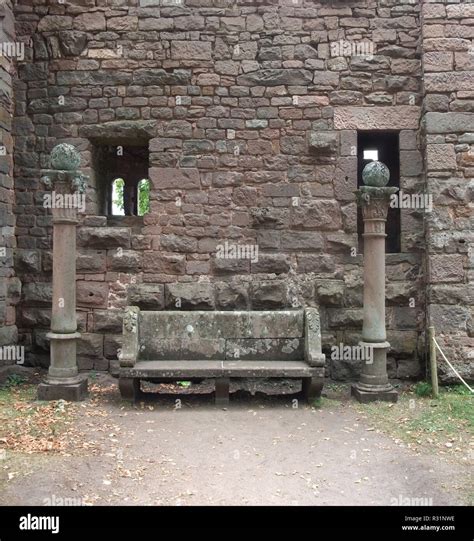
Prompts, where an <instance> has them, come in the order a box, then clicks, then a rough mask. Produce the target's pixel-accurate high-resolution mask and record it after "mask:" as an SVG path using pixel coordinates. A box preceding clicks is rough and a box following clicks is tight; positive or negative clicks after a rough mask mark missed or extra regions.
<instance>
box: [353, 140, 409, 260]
mask: <svg viewBox="0 0 474 541" xmlns="http://www.w3.org/2000/svg"><path fill="white" fill-rule="evenodd" d="M374 160H378V161H380V162H382V163H384V164H385V165H386V166H387V167H388V168H389V170H390V180H389V183H388V185H389V186H396V187H397V188H399V187H400V150H399V133H398V132H397V131H360V132H358V134H357V171H358V173H357V185H358V186H361V185H362V184H363V182H362V171H363V169H364V167H365V166H366V165H367V164H368V163H370V162H371V161H374ZM363 231H364V222H363V220H362V212H361V210H360V208H358V210H357V232H358V235H359V250H360V251H361V250H362V248H363V241H362V233H363ZM386 233H387V238H386V251H387V253H398V252H400V246H401V242H400V240H401V222H400V209H399V208H391V207H389V209H388V215H387V224H386Z"/></svg>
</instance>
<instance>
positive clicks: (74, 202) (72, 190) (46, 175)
mask: <svg viewBox="0 0 474 541" xmlns="http://www.w3.org/2000/svg"><path fill="white" fill-rule="evenodd" d="M80 164H81V155H80V154H79V152H78V151H77V150H76V148H75V147H73V146H72V145H69V144H67V143H60V144H59V145H56V146H55V147H54V148H53V150H52V151H51V156H50V165H51V168H50V169H43V170H42V171H41V180H42V181H43V183H44V185H45V186H46V188H48V189H49V190H51V194H49V197H50V201H49V203H50V206H47V205H46V201H45V206H46V208H51V209H52V215H53V222H55V223H77V210H78V208H81V207H82V206H85V192H86V188H87V181H88V179H89V177H88V176H87V175H85V174H84V173H82V172H81V171H79V169H78V168H79V166H80ZM47 196H48V194H47V195H45V199H46V197H47ZM80 202H82V203H83V205H80V204H79V203H80Z"/></svg>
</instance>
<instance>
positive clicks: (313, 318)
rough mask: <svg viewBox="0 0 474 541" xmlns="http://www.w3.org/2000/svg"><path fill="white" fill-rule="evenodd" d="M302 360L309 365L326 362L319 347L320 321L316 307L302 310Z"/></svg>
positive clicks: (318, 364) (319, 364)
mask: <svg viewBox="0 0 474 541" xmlns="http://www.w3.org/2000/svg"><path fill="white" fill-rule="evenodd" d="M304 360H305V361H306V362H307V363H308V364H309V366H324V365H325V364H326V356H325V355H324V353H323V352H322V348H321V321H320V319H319V310H318V309H317V308H305V310H304Z"/></svg>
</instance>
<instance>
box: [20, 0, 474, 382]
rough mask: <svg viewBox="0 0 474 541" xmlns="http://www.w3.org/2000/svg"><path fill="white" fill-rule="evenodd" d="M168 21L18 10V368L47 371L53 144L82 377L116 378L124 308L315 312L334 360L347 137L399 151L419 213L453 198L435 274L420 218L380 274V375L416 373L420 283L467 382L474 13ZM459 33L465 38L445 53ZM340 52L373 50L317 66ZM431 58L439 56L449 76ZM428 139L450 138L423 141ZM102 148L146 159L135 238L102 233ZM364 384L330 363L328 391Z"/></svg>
mask: <svg viewBox="0 0 474 541" xmlns="http://www.w3.org/2000/svg"><path fill="white" fill-rule="evenodd" d="M163 4H164V2H163V0H140V1H139V0H76V1H71V2H67V3H66V4H63V5H61V4H59V3H57V2H48V1H46V0H44V1H43V0H20V1H19V2H18V6H16V30H17V34H18V36H19V38H18V39H21V40H24V41H25V42H29V41H30V39H31V40H32V45H33V46H32V47H30V48H27V51H26V53H27V56H26V59H25V62H18V80H17V81H16V83H15V92H16V94H15V97H16V118H15V144H16V151H15V191H16V206H15V215H16V221H17V223H16V226H17V227H16V238H17V246H18V248H17V250H16V256H15V261H16V272H17V274H18V276H19V277H20V279H21V281H22V283H23V294H22V300H21V305H20V307H19V309H18V326H19V329H20V340H21V343H23V344H25V345H26V346H27V348H28V350H29V352H30V355H29V360H30V362H35V363H41V364H47V362H48V354H47V351H48V343H47V340H46V338H45V335H46V332H47V329H48V327H49V317H50V310H49V308H48V305H49V303H50V301H51V285H50V281H51V217H50V215H49V214H48V210H47V209H44V208H43V206H42V200H43V194H44V191H45V187H44V186H43V185H42V184H41V182H40V174H39V171H40V169H41V168H44V167H47V166H48V163H47V159H48V154H49V152H50V151H51V149H52V148H53V146H54V145H56V144H57V143H58V142H69V143H72V144H74V145H76V146H77V148H78V149H79V150H80V151H81V154H82V163H83V165H84V172H85V173H87V174H89V175H90V177H91V186H90V188H89V193H88V206H87V213H86V214H87V215H86V216H85V217H84V218H83V223H82V225H81V226H80V227H79V229H78V246H79V253H78V259H77V268H78V284H77V299H78V306H79V314H78V318H79V330H80V332H81V333H82V340H81V342H80V344H79V354H80V366H81V368H83V369H86V368H95V369H108V368H109V367H110V366H112V367H113V365H114V363H116V361H115V359H116V357H117V348H118V347H120V324H121V322H120V310H121V309H122V308H123V307H124V306H125V305H126V304H128V303H132V304H134V303H136V304H139V305H140V306H142V307H143V308H148V309H150V308H156V309H164V308H175V307H176V299H178V298H179V299H180V301H181V306H182V307H183V308H184V309H189V308H199V309H225V310H230V309H233V308H254V309H272V308H284V307H291V306H294V307H297V306H301V305H309V306H311V305H318V304H319V305H320V307H321V314H322V329H323V344H324V346H325V348H326V351H327V352H328V351H329V349H328V348H329V347H330V346H331V345H333V344H338V343H339V342H344V343H346V344H351V343H356V342H357V341H358V340H359V339H360V329H361V326H362V309H361V306H362V277H361V269H362V267H361V263H362V256H361V255H358V254H357V255H355V256H354V255H353V254H352V253H351V249H352V248H354V247H357V220H356V217H357V209H356V203H355V195H354V191H355V190H356V188H357V152H356V150H357V130H397V131H399V133H400V166H401V170H400V187H401V188H402V190H404V191H405V192H407V193H411V192H419V191H420V190H423V189H424V187H425V183H426V182H428V185H429V187H430V189H433V191H434V193H435V194H436V193H437V192H436V189H437V188H439V189H440V190H441V188H442V189H443V190H445V192H446V193H444V192H443V193H439V198H440V202H439V203H438V195H436V201H435V210H434V212H433V215H432V221H430V222H429V224H426V228H427V231H428V233H429V236H428V237H427V238H429V239H430V240H429V245H428V254H429V256H430V257H429V260H428V261H425V260H424V249H425V232H424V228H425V224H424V221H423V214H422V213H421V212H420V211H416V210H408V209H404V210H403V211H402V216H401V228H402V234H401V253H399V254H388V255H387V273H388V284H387V297H388V298H387V305H388V307H387V329H388V340H389V341H390V343H391V345H392V351H391V352H390V354H389V361H390V375H391V376H398V377H412V376H416V375H419V373H420V370H422V369H421V368H420V366H421V365H422V360H423V355H424V342H423V332H424V327H425V323H426V322H425V313H426V309H427V306H426V305H425V288H426V285H427V284H426V283H425V282H426V277H428V281H429V284H428V294H429V297H428V299H429V302H430V303H431V305H430V306H429V307H428V308H429V310H428V314H429V317H430V321H433V322H434V324H435V325H436V326H437V328H438V331H439V332H440V333H442V332H446V335H445V344H446V346H447V347H451V348H452V349H453V350H455V354H456V357H455V360H456V362H457V363H458V364H459V367H460V369H461V371H462V372H463V373H464V374H468V373H469V366H468V363H469V359H468V356H469V354H470V352H472V349H473V334H472V310H473V308H472V307H473V299H472V287H471V289H470V290H469V291H470V293H469V291H468V295H466V294H463V291H465V286H467V285H468V281H467V280H468V278H469V277H470V276H471V275H472V268H471V270H469V268H468V264H469V261H470V264H471V267H472V264H473V263H472V257H473V256H472V251H471V255H470V259H468V246H469V242H470V243H471V245H472V207H471V206H469V205H470V204H471V205H472V202H471V199H472V191H471V192H469V189H468V188H469V182H471V184H472V180H470V175H471V177H472V174H471V173H472V169H471V170H470V169H469V165H468V163H469V159H470V157H471V159H472V154H471V152H472V142H473V141H471V140H470V139H469V137H470V136H472V134H470V133H465V132H469V131H472V132H474V129H472V128H468V126H469V125H470V124H472V122H473V121H472V118H474V116H473V115H472V114H469V113H471V112H472V109H470V107H471V108H472V103H473V101H472V96H471V95H470V93H472V91H471V92H470V91H469V88H468V86H467V85H469V84H470V83H469V81H471V82H472V80H473V78H472V75H473V73H472V71H473V70H472V58H473V56H470V57H468V56H466V55H464V56H463V55H461V56H459V55H458V52H459V53H462V51H464V52H466V49H465V47H466V46H467V45H468V42H469V43H472V39H471V38H472V35H471V34H469V32H471V33H472V31H473V30H472V29H473V26H472V24H471V23H472V21H473V19H474V17H473V16H472V15H470V9H471V7H472V6H469V5H465V4H460V3H458V2H452V3H431V2H425V3H418V2H416V3H415V2H407V3H403V4H402V3H399V2H396V1H394V0H377V1H375V0H374V1H372V0H363V1H342V0H341V1H337V2H336V1H334V2H329V1H320V2H313V1H304V2H303V0H298V3H297V4H294V3H293V2H292V0H280V1H279V2H275V1H270V0H265V1H262V2H257V1H230V0H228V1H218V0H195V1H192V0H184V2H183V5H174V6H165V5H163ZM443 10H444V11H446V13H448V12H449V13H450V16H451V17H452V20H453V21H454V23H453V24H451V23H450V19H449V18H446V17H447V15H446V16H445V15H441V14H442V13H444V11H443ZM421 12H422V13H421ZM440 17H441V18H442V19H443V20H442V21H441V22H440V20H439V18H440ZM454 26H456V27H459V28H460V30H457V32H465V33H466V35H463V36H454V37H453V36H451V35H450V33H452V32H456V30H454ZM430 32H431V33H432V34H434V35H433V36H432V37H430ZM467 34H469V35H467ZM339 40H349V41H352V42H354V41H361V40H367V41H370V42H372V43H373V44H374V46H375V54H374V57H373V58H372V59H371V60H369V59H366V58H362V57H357V56H351V57H345V56H344V55H342V56H338V57H332V56H331V54H330V44H331V43H334V42H338V41H339ZM449 47H453V48H454V50H453V51H451V49H449ZM459 47H464V49H463V48H461V49H459ZM444 49H446V50H447V53H446V52H445V51H444ZM458 49H459V50H458ZM432 51H433V52H432ZM429 52H431V53H432V54H431V59H432V60H431V62H430V55H429ZM434 52H440V53H441V52H444V53H445V54H444V55H441V56H442V57H443V59H444V62H445V63H444V64H443V62H441V59H437V58H436V57H435V55H434ZM449 55H451V56H450V58H451V64H449V60H448V57H449ZM443 65H444V66H446V67H448V66H449V65H451V67H452V72H450V73H446V72H444V73H443V72H441V73H439V72H436V73H433V74H432V75H431V76H432V77H433V79H430V74H429V72H430V70H431V71H433V72H434V70H435V69H439V67H440V66H443ZM455 68H456V70H457V71H458V72H459V73H457V72H455ZM422 69H423V70H424V72H425V81H424V84H423V81H422ZM446 75H448V76H449V77H447V79H446V80H444V79H443V76H446ZM437 77H438V79H437ZM439 78H441V79H442V80H441V79H439ZM448 79H449V80H448ZM443 81H444V82H443ZM443 85H444V86H443ZM450 85H451V86H450ZM452 85H457V86H455V87H452ZM424 93H426V96H425V95H424ZM456 93H457V94H456ZM463 107H464V108H465V109H462V108H463ZM459 108H461V111H466V113H460V112H459V111H460V109H459ZM440 112H441V113H443V114H445V115H447V116H444V117H443V120H442V121H441V120H438V118H436V117H433V116H432V115H435V114H439V113H440ZM464 115H466V118H465V117H464ZM422 118H423V121H424V129H423V130H420V120H421V119H422ZM468 119H469V120H468ZM440 124H441V125H446V128H445V131H443V132H442V133H441V134H437V132H436V129H439V128H437V127H436V126H439V125H440ZM453 124H456V125H457V127H456V126H454V128H453V127H452V126H453ZM430 126H431V127H430ZM433 126H434V127H433ZM465 127H466V129H465V131H462V130H464V128H465ZM425 143H426V144H427V146H425ZM98 144H113V145H120V144H123V145H127V144H139V145H141V146H143V145H145V146H148V148H149V152H150V159H149V166H150V179H151V181H152V194H151V209H150V213H149V214H148V215H146V216H145V217H144V218H143V219H140V218H133V217H127V218H123V219H121V220H120V219H118V218H114V219H113V220H110V219H107V217H105V216H102V215H100V214H101V210H100V209H101V202H100V193H101V182H103V180H104V179H101V178H100V175H99V174H97V171H98V168H97V167H96V164H95V161H94V156H95V154H94V152H95V151H94V148H95V145H98ZM236 148H238V151H237V150H236ZM425 149H427V157H428V161H427V162H426V152H425ZM453 152H454V153H455V154H454V156H453ZM453 159H454V160H455V161H453ZM425 162H426V165H427V168H428V169H426V167H424V163H425ZM440 163H441V171H440V170H439V169H437V164H438V166H439V164H440ZM446 163H447V164H449V166H450V167H449V168H448V169H447V168H446V167H447V166H446ZM453 174H454V178H453ZM471 190H472V187H471ZM177 201H180V202H181V204H177ZM438 205H439V206H438ZM437 224H438V225H437ZM442 233H443V234H444V235H445V236H446V238H447V240H446V242H444V241H443V240H441V236H440V235H441V234H442ZM469 235H470V236H469ZM459 236H462V238H464V240H465V242H464V243H460V242H458V240H457V238H458V237H459ZM225 241H227V242H229V243H236V244H258V246H259V259H258V262H255V263H253V262H251V261H249V260H242V259H241V260H231V259H228V260H225V259H217V258H216V257H215V250H216V246H217V245H219V244H222V243H224V242H225ZM436 258H444V259H436ZM425 267H429V269H431V270H429V271H428V274H427V273H426V272H425ZM448 269H449V270H448ZM443 273H445V274H444V276H443ZM470 284H471V286H472V278H471V282H470ZM446 299H448V300H446ZM410 300H411V302H410ZM447 320H449V323H446V324H445V323H444V322H445V321H447ZM454 336H456V338H455V339H453V337H454ZM471 354H472V353H471ZM471 363H472V360H471ZM357 372H358V367H357V366H355V365H354V364H353V363H351V362H347V361H331V360H329V374H328V375H330V376H332V377H335V378H340V379H344V378H353V379H355V378H356V375H357ZM471 374H472V370H471Z"/></svg>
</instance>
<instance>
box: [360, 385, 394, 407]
mask: <svg viewBox="0 0 474 541" xmlns="http://www.w3.org/2000/svg"><path fill="white" fill-rule="evenodd" d="M351 395H352V396H353V397H354V398H355V399H356V400H357V401H358V402H361V403H362V404H368V403H369V402H376V401H377V400H380V401H381V402H397V401H398V391H396V390H395V389H389V390H387V391H376V390H374V391H363V390H361V389H359V387H358V386H357V385H352V386H351Z"/></svg>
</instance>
